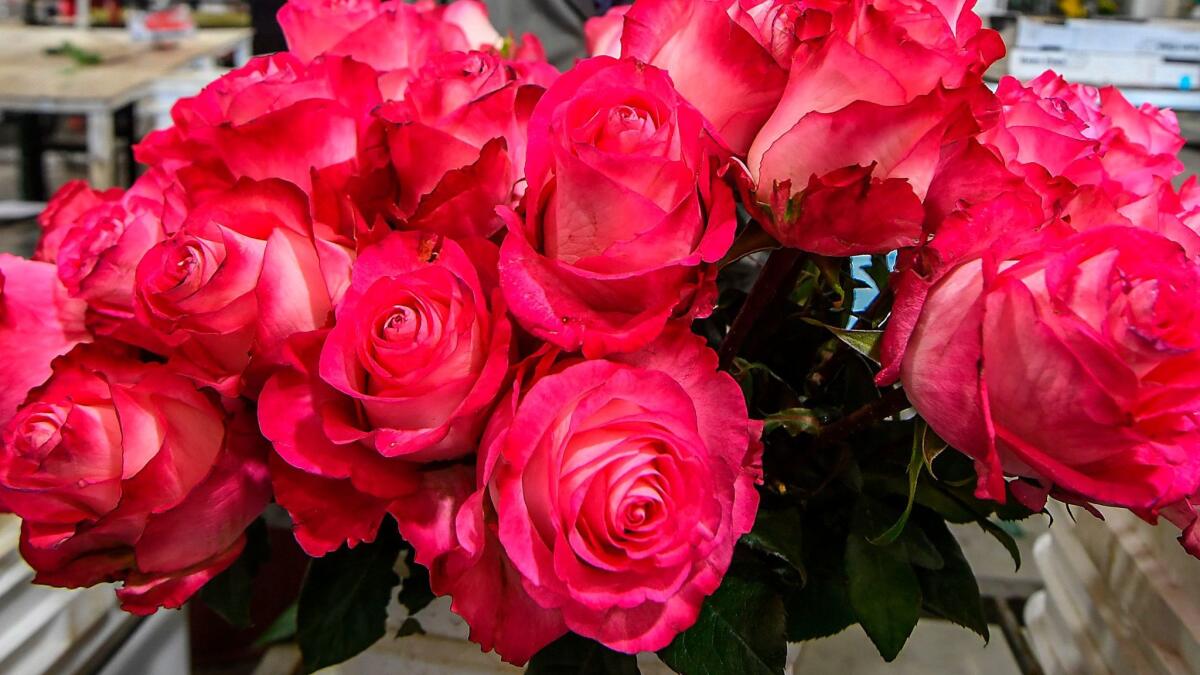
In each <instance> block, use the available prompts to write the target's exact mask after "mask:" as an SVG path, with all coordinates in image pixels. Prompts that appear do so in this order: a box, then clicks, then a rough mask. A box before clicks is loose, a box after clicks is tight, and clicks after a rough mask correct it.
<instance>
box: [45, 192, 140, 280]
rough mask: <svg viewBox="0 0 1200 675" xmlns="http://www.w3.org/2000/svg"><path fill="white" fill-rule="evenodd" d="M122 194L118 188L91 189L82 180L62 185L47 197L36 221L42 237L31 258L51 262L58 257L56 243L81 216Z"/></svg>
mask: <svg viewBox="0 0 1200 675" xmlns="http://www.w3.org/2000/svg"><path fill="white" fill-rule="evenodd" d="M123 193H124V191H123V190H121V188H110V189H108V190H104V191H100V190H93V189H92V188H91V187H89V186H88V184H87V182H86V181H82V180H73V181H69V182H68V183H67V184H65V185H63V186H62V187H61V188H59V190H58V192H55V193H54V196H53V197H51V198H50V202H49V203H48V204H46V208H45V209H44V210H43V211H42V212H41V213H39V214H38V217H37V221H38V225H40V226H41V227H42V236H41V238H40V239H39V240H38V245H37V250H36V251H34V253H33V259H34V260H45V261H47V262H54V260H55V258H56V257H58V246H59V244H61V243H62V239H63V237H65V236H66V234H67V232H68V231H69V230H70V229H71V228H72V227H74V225H75V223H76V222H77V221H78V220H79V218H80V216H82V215H83V214H84V213H87V212H88V211H90V210H91V209H93V208H94V207H96V206H99V205H101V204H107V203H111V202H115V201H118V200H119V199H121V195H122V194H123Z"/></svg>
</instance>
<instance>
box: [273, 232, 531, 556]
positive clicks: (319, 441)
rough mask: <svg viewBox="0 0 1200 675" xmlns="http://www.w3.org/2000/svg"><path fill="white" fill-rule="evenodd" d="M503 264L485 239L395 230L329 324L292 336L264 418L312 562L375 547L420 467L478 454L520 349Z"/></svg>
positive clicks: (359, 269) (285, 501) (369, 251)
mask: <svg viewBox="0 0 1200 675" xmlns="http://www.w3.org/2000/svg"><path fill="white" fill-rule="evenodd" d="M495 265H496V252H495V247H494V245H492V244H489V243H487V242H482V241H479V242H472V243H470V244H469V245H468V247H467V248H466V249H464V247H463V246H460V245H459V244H457V243H455V242H454V241H453V240H450V239H445V238H443V237H440V236H437V235H430V234H424V233H417V232H403V233H400V232H395V233H391V234H389V235H388V236H387V237H385V238H384V239H383V240H382V241H380V242H378V243H376V244H372V245H370V246H367V247H366V248H365V249H363V251H362V253H361V254H360V255H359V257H358V260H357V261H356V262H355V265H354V273H353V277H352V280H351V284H350V288H349V289H348V290H347V291H346V295H345V297H344V298H343V299H342V301H341V303H340V304H339V305H338V308H337V321H336V323H335V324H334V326H333V328H332V329H331V330H329V331H327V332H320V333H313V334H305V335H298V336H296V337H295V338H293V339H292V341H291V350H290V356H291V358H290V361H289V364H288V365H287V367H285V368H283V369H281V370H280V371H279V372H278V373H277V374H276V375H275V376H274V377H272V378H271V380H270V381H269V382H268V383H267V385H266V387H265V388H264V389H263V392H262V395H261V397H260V400H259V421H260V424H261V425H262V428H263V433H264V434H265V435H266V436H267V437H268V438H269V439H271V441H272V442H273V443H274V444H275V450H276V452H277V453H278V455H279V457H280V459H281V460H282V461H281V462H280V463H279V464H281V466H282V465H286V466H282V470H281V471H277V472H276V473H275V483H276V493H277V498H278V500H279V503H280V504H282V505H283V506H284V507H285V508H287V509H288V510H289V511H291V512H292V514H293V518H294V520H295V521H296V536H297V539H298V540H299V541H300V543H301V545H302V546H303V547H304V548H305V550H307V551H309V552H310V553H311V554H313V555H323V554H324V553H326V552H328V551H331V550H334V549H336V548H337V547H338V546H339V545H341V543H342V542H349V543H351V544H353V543H356V542H357V541H363V540H368V541H369V540H371V539H373V538H374V536H375V532H376V530H378V528H379V522H380V520H381V519H382V517H383V514H384V513H385V512H386V510H387V509H388V508H389V506H390V504H391V502H392V501H393V500H395V499H396V498H398V497H400V496H402V495H403V494H405V493H407V492H408V491H410V490H411V489H412V487H411V482H412V480H413V479H412V478H411V476H413V475H414V471H415V468H413V467H415V466H416V465H415V464H412V463H413V462H429V461H435V460H447V459H455V458H458V457H461V456H463V455H466V454H469V453H471V452H473V451H474V450H475V447H476V442H477V441H478V439H479V435H480V433H481V431H482V429H483V425H484V423H485V421H486V417H487V414H488V411H489V410H490V409H491V406H492V404H493V402H494V401H495V399H496V396H497V394H498V392H499V391H500V387H501V385H502V383H503V381H504V378H505V375H506V373H507V371H508V365H509V355H510V351H511V347H512V328H511V326H510V324H509V322H508V319H507V317H506V316H505V313H504V303H503V301H502V300H501V297H500V294H499V291H498V290H497V289H496V281H495V279H494V272H491V273H490V274H489V272H490V271H491V270H494V269H495ZM326 493H330V494H349V495H350V496H349V497H339V498H337V499H329V500H322V499H319V498H317V495H321V494H326ZM310 504H312V505H319V510H316V509H314V510H313V511H312V512H311V513H310V512H309V508H308V505H310Z"/></svg>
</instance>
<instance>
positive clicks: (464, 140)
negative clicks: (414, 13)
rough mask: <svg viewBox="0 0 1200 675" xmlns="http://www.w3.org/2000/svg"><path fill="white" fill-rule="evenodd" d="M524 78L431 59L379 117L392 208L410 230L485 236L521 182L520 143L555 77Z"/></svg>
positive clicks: (476, 55)
mask: <svg viewBox="0 0 1200 675" xmlns="http://www.w3.org/2000/svg"><path fill="white" fill-rule="evenodd" d="M547 69H548V70H549V73H547V72H546V71H545V70H543V69H533V70H532V71H531V72H529V73H526V74H523V73H522V72H521V70H519V69H518V68H517V67H515V66H513V65H511V64H509V63H507V62H505V61H504V60H503V59H501V58H500V56H498V55H497V54H495V53H489V52H447V53H444V54H439V55H437V56H434V57H432V58H431V59H430V60H429V62H428V63H427V64H426V65H425V66H424V67H423V68H422V69H421V70H420V72H419V73H418V75H417V76H416V78H415V79H414V80H413V81H412V82H411V83H410V84H409V86H408V89H407V91H406V93H405V97H404V100H403V101H395V102H390V103H388V104H386V105H385V106H384V107H383V108H382V109H381V110H380V116H381V117H382V118H383V119H384V120H386V121H387V123H388V124H387V125H386V133H387V138H388V147H389V150H390V153H391V165H392V167H393V169H394V171H395V174H396V179H397V183H398V184H399V197H398V200H397V208H398V212H399V215H400V216H401V217H402V218H404V219H405V220H406V221H407V224H408V226H409V227H412V228H414V229H422V230H427V231H433V232H438V233H441V234H445V235H447V236H451V237H466V236H484V237H486V236H491V235H492V234H494V233H495V232H496V231H497V230H499V229H500V228H501V227H502V226H503V223H502V222H501V221H500V219H499V217H497V216H496V207H497V206H501V205H504V206H512V205H514V204H515V203H516V198H517V197H518V196H519V195H517V194H516V193H515V191H514V190H515V188H516V186H517V184H518V183H521V182H523V180H524V169H525V144H526V140H525V135H526V131H527V129H528V126H529V117H530V115H531V114H532V112H533V107H534V105H535V104H536V103H537V101H538V99H539V98H540V97H541V95H542V92H543V91H544V88H543V87H542V86H540V85H541V84H543V83H545V84H549V82H551V81H553V79H554V78H555V77H556V76H557V71H554V70H553V68H549V67H548V66H547Z"/></svg>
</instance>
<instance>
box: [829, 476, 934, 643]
mask: <svg viewBox="0 0 1200 675" xmlns="http://www.w3.org/2000/svg"><path fill="white" fill-rule="evenodd" d="M860 501H861V500H860ZM863 506H865V505H863ZM863 513H865V508H863V507H861V506H860V508H858V509H856V513H855V524H854V525H853V526H852V528H851V534H850V538H849V539H847V540H846V578H847V580H848V587H849V595H850V605H851V606H852V607H853V608H854V613H855V614H856V615H857V616H858V621H859V623H861V624H862V627H863V630H865V631H866V633H867V636H868V637H870V638H871V642H874V643H875V648H876V649H878V650H879V655H880V656H882V657H883V658H884V660H885V661H891V660H893V659H895V658H896V656H897V655H898V654H899V653H900V649H901V648H902V647H904V643H905V642H906V641H907V640H908V636H909V635H910V634H911V633H912V630H913V627H915V626H916V625H917V619H918V618H920V615H921V586H920V583H919V581H918V580H917V574H916V572H915V571H913V568H912V566H911V565H910V564H909V562H908V560H907V556H897V555H896V554H895V552H894V551H892V550H888V549H889V548H893V549H894V548H895V545H893V546H892V547H883V546H876V545H875V544H872V543H871V542H870V541H868V540H867V538H866V537H865V536H863V534H861V533H862V532H869V531H872V530H871V529H869V528H870V527H871V526H870V524H868V523H864V522H863V521H864V517H863V516H862V515H860V514H863Z"/></svg>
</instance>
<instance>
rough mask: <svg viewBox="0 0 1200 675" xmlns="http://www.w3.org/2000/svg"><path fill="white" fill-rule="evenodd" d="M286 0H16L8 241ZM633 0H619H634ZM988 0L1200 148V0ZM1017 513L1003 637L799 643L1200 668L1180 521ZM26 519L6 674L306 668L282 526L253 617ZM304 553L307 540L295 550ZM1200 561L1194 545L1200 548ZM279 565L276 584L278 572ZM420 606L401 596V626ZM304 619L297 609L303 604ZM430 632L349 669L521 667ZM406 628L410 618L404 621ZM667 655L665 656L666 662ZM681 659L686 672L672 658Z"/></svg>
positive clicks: (1006, 32) (12, 589)
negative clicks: (58, 562)
mask: <svg viewBox="0 0 1200 675" xmlns="http://www.w3.org/2000/svg"><path fill="white" fill-rule="evenodd" d="M281 4H282V2H280V1H278V0H251V1H250V2H241V1H225V0H193V1H192V2H188V3H178V4H173V3H170V2H164V0H135V1H133V2H130V1H129V0H91V1H90V2H89V0H0V251H4V252H11V253H18V254H22V255H28V254H29V253H30V252H31V251H32V250H33V246H34V243H35V241H36V237H37V234H38V230H37V225H36V222H35V220H34V218H35V217H36V215H37V214H38V213H39V212H40V211H41V209H42V208H43V207H44V205H45V202H46V200H47V199H48V197H49V196H50V195H52V194H53V193H54V191H55V190H56V189H58V188H59V187H60V186H62V185H63V184H65V183H66V182H67V181H70V180H73V179H81V178H82V179H87V180H89V181H90V182H91V183H92V185H93V186H95V187H98V188H99V187H109V186H127V185H128V184H129V183H130V182H131V181H132V180H133V178H134V177H135V176H136V174H137V167H136V165H135V162H134V161H133V150H132V148H133V145H134V144H136V143H137V141H138V140H139V139H140V138H142V137H143V136H144V135H145V134H147V133H149V132H150V131H152V130H154V129H156V128H161V127H164V126H167V125H169V124H170V114H169V112H170V108H171V105H172V104H173V102H174V101H176V100H178V99H179V98H181V97H185V96H191V95H194V94H195V93H197V92H198V91H199V90H200V89H201V88H202V87H204V85H205V84H207V83H208V82H210V81H212V80H213V79H214V78H216V77H217V76H218V75H219V74H220V73H222V72H225V70H227V69H229V68H232V67H236V66H237V65H240V64H242V63H244V62H245V61H246V60H247V59H249V58H250V57H251V56H252V55H254V54H262V53H269V52H272V51H276V50H280V49H283V48H285V45H284V43H283V39H282V35H281V33H280V31H279V28H278V26H277V24H276V23H275V19H274V16H275V12H276V11H277V10H278V8H279V7H280V5H281ZM487 4H488V5H489V9H490V11H491V16H492V19H493V22H494V23H495V24H496V26H497V28H499V29H500V31H501V33H505V32H512V33H513V34H520V33H523V32H535V33H537V34H538V35H539V36H540V37H541V38H542V40H543V42H544V43H545V45H546V50H547V53H548V54H549V55H550V57H551V59H552V60H553V61H554V62H555V63H556V65H558V66H559V67H560V68H566V67H569V66H570V64H571V63H572V62H573V60H574V59H575V58H577V57H578V56H581V55H582V51H583V49H582V44H583V41H582V26H583V22H584V21H585V20H586V19H587V18H588V17H589V16H592V15H594V14H596V13H597V11H602V10H603V9H606V8H607V7H608V6H609V5H611V4H613V3H612V2H611V0H600V2H597V3H593V1H592V0H487ZM618 4H620V3H618ZM976 10H977V12H978V13H979V14H980V15H982V16H984V17H985V20H986V21H987V22H989V23H990V24H991V25H992V27H993V28H995V29H997V30H999V31H1000V32H1001V33H1002V35H1003V36H1004V39H1005V43H1006V44H1007V45H1008V46H1009V52H1008V56H1007V58H1005V59H1003V60H1001V61H1000V62H998V63H997V64H996V65H995V66H994V67H993V69H992V70H991V71H989V73H988V76H989V79H990V80H992V81H993V82H994V81H996V80H998V79H999V78H1000V77H1002V76H1003V75H1005V74H1012V75H1015V76H1017V77H1019V78H1021V79H1031V78H1033V77H1036V76H1037V75H1039V74H1041V73H1042V72H1043V71H1044V70H1046V69H1054V70H1056V71H1057V72H1059V73H1060V74H1061V75H1063V76H1065V77H1066V78H1068V79H1070V80H1073V81H1076V82H1082V83H1088V84H1095V85H1107V84H1115V85H1118V86H1119V87H1120V88H1121V89H1122V91H1123V92H1124V93H1125V95H1126V96H1127V97H1128V98H1129V99H1130V100H1131V101H1132V102H1133V103H1135V104H1140V103H1143V102H1149V103H1153V104H1154V105H1157V106H1162V107H1170V108H1172V109H1174V110H1175V111H1176V112H1177V114H1178V116H1179V121H1180V124H1181V127H1182V131H1183V134H1184V136H1185V137H1186V138H1187V139H1188V146H1187V147H1186V148H1185V149H1184V151H1183V154H1182V159H1183V161H1184V163H1185V164H1186V165H1187V167H1188V170H1187V172H1186V174H1185V176H1186V175H1191V174H1193V173H1195V172H1196V170H1197V168H1200V2H1194V0H980V2H979V4H978V5H977V6H976ZM1053 515H1054V518H1055V521H1056V522H1055V527H1054V528H1053V533H1052V534H1051V533H1048V528H1047V525H1048V522H1049V519H1048V518H1046V517H1043V516H1038V517H1035V518H1031V519H1028V520H1026V521H1022V522H1018V523H1000V524H999V525H1000V526H1001V527H1004V528H1005V529H1007V530H1008V531H1009V532H1010V534H1012V535H1013V536H1014V538H1015V539H1016V541H1017V542H1018V544H1019V548H1020V552H1021V554H1022V555H1021V557H1022V560H1023V564H1022V565H1021V566H1020V569H1019V570H1017V571H1014V563H1013V560H1012V558H1011V557H1010V555H1009V553H1008V552H1007V551H1005V550H1004V549H1003V548H1001V547H1000V546H998V545H997V544H996V543H995V541H994V540H992V539H991V538H990V537H988V536H986V535H985V534H984V533H983V532H982V531H981V530H979V529H978V528H976V527H974V526H960V527H959V528H958V530H957V531H956V534H957V535H958V536H959V538H960V541H961V542H962V544H963V548H964V550H965V551H966V553H967V555H968V557H969V558H970V559H971V562H972V565H973V567H974V568H975V570H976V573H977V574H978V576H979V578H980V586H981V588H982V590H983V591H984V593H985V595H986V596H987V609H988V614H989V617H990V619H991V621H992V622H993V624H994V625H993V627H992V628H993V629H992V631H991V634H992V638H991V640H990V642H988V643H987V644H986V645H985V644H984V642H983V641H982V640H981V639H980V638H978V637H977V636H975V635H973V634H972V633H970V632H969V631H966V630H963V629H961V628H959V627H957V626H952V625H949V624H945V623H939V622H936V621H922V622H921V624H920V625H919V626H918V628H917V629H916V633H915V635H914V637H913V638H912V639H911V640H910V642H909V644H908V646H907V647H906V648H905V650H904V652H903V653H902V654H901V656H900V657H899V659H898V660H897V661H896V662H895V663H892V664H885V663H883V662H882V661H881V660H880V658H879V657H878V655H877V653H876V651H875V649H874V648H873V647H872V646H871V645H870V643H869V641H868V640H867V638H866V636H865V635H864V634H863V633H862V631H861V629H860V628H858V627H857V626H855V627H853V628H851V629H849V630H848V631H846V632H844V633H843V634H841V635H838V636H835V637H833V638H829V639H826V640H821V641H818V642H813V643H806V644H804V645H801V646H799V647H798V648H796V647H794V648H793V649H792V651H791V652H790V654H789V656H790V659H789V664H790V667H792V668H794V670H795V672H797V673H854V674H860V673H861V674H875V673H880V674H883V673H889V674H892V675H912V674H917V673H939V674H940V673H964V674H983V675H993V674H994V675H1017V674H1030V675H1032V674H1041V673H1045V674H1047V675H1057V674H1064V675H1065V674H1068V673H1070V674H1074V673H1087V674H1089V675H1091V674H1097V675H1103V674H1106V673H1111V674H1113V675H1117V674H1121V675H1125V674H1133V673H1137V674H1141V673H1152V674H1157V673H1163V674H1167V675H1184V674H1186V673H1200V591H1198V590H1197V589H1196V585H1195V584H1192V583H1190V576H1191V575H1190V574H1189V573H1188V572H1189V571H1194V567H1189V565H1188V562H1189V561H1188V559H1186V557H1185V554H1184V553H1183V551H1182V550H1181V549H1180V547H1179V546H1178V545H1177V544H1176V543H1175V542H1174V540H1173V535H1171V533H1170V532H1169V530H1170V529H1171V528H1158V529H1151V528H1148V527H1144V526H1139V524H1138V523H1136V522H1134V520H1133V517H1132V516H1130V515H1128V514H1126V513H1107V514H1106V516H1107V518H1106V520H1104V521H1100V520H1097V519H1095V518H1092V517H1091V516H1088V515H1086V514H1083V515H1080V516H1079V518H1078V520H1076V518H1075V517H1074V514H1071V513H1068V512H1067V511H1066V510H1060V511H1057V512H1054V513H1053ZM18 527H19V525H18V523H17V522H16V520H15V519H13V518H11V517H9V516H0V675H26V674H28V675H41V674H47V675H49V674H54V675H59V674H66V675H71V674H76V673H77V674H81V675H82V674H100V675H126V674H130V675H133V674H139V675H140V674H143V673H148V674H152V675H158V674H160V673H161V674H163V675H177V674H178V675H183V674H186V673H189V672H192V673H197V674H200V675H235V674H236V675H242V674H249V673H254V674H255V675H290V674H291V673H295V672H298V669H299V654H298V652H297V651H296V650H295V648H294V647H292V646H289V645H288V641H287V638H288V636H289V630H294V606H293V607H290V608H289V607H288V606H287V604H286V603H287V600H281V599H286V598H291V597H294V594H295V590H296V588H298V586H299V584H300V581H301V577H302V575H303V573H304V558H303V556H302V554H301V553H300V552H299V550H298V549H296V548H295V544H294V543H293V542H292V540H291V537H290V534H289V533H288V532H287V531H286V529H284V528H283V527H276V528H272V530H271V535H270V539H271V543H272V548H273V550H274V552H275V553H274V554H273V555H272V556H271V563H270V565H271V567H272V569H269V570H266V571H265V572H264V573H261V574H260V575H259V581H260V583H259V584H258V585H256V591H255V592H256V594H257V596H256V600H255V616H254V617H253V625H252V626H251V627H250V628H246V629H241V630H235V629H232V628H230V627H229V626H227V625H226V624H225V623H224V622H223V621H222V620H221V619H220V618H218V617H217V616H216V615H215V614H214V613H212V612H211V611H209V610H207V609H206V608H205V607H204V606H203V604H202V603H197V602H194V603H192V605H193V606H192V607H191V608H189V609H188V610H186V611H182V612H167V611H163V612H159V613H158V614H156V615H154V616H153V617H148V618H139V617H133V616H130V615H126V614H123V613H121V612H120V611H119V610H117V609H116V606H115V601H114V598H113V595H112V592H111V589H109V588H106V587H99V588H94V589H88V590H82V591H65V590H60V589H50V588H43V587H35V586H32V585H31V584H30V583H29V582H30V580H31V579H32V572H31V571H30V570H29V569H28V568H27V567H26V566H25V565H24V563H23V562H21V559H20V556H19V554H18V551H17V533H18ZM289 552H290V554H289ZM1193 562H1194V561H1193ZM263 580H270V583H261V582H262V581H263ZM403 611H404V610H402V609H401V608H400V606H399V605H398V603H394V607H393V611H392V615H391V616H392V618H391V621H392V622H393V623H394V626H393V628H398V627H399V626H400V625H401V624H402V623H403V621H404V618H405V617H404V615H403ZM289 618H290V620H291V623H290V624H289ZM421 624H422V625H423V626H425V628H426V630H427V631H428V633H427V634H425V635H417V636H410V637H408V638H406V639H405V640H403V641H401V640H395V639H393V638H390V637H388V638H384V640H383V641H381V643H380V644H378V645H376V646H375V647H373V648H372V649H371V650H369V651H368V652H367V653H365V654H363V655H362V656H360V657H357V658H356V659H354V660H352V661H350V662H348V663H346V664H343V665H341V666H338V667H336V669H331V670H330V671H328V672H330V673H343V674H346V675H351V674H354V675H358V674H375V673H381V674H382V673H405V674H413V675H419V674H421V673H452V674H455V675H457V674H460V673H480V674H483V673H517V672H520V670H519V669H515V668H510V667H507V666H503V665H502V664H500V663H499V661H498V660H496V659H494V658H493V657H492V656H490V655H483V654H481V653H480V652H479V650H478V648H477V647H476V646H474V645H472V644H470V643H468V642H466V640H465V638H466V627H465V625H463V624H462V622H461V621H458V620H457V619H456V618H455V617H454V616H453V615H451V614H450V613H449V611H448V603H447V602H445V600H444V599H443V600H440V601H437V602H434V603H433V604H431V605H430V606H429V607H427V608H426V609H424V610H422V612H421ZM393 634H394V633H393ZM651 661H652V659H651V660H647V662H646V663H645V664H643V665H644V667H643V672H645V673H655V672H660V671H659V670H657V669H656V667H655V665H654V664H653V663H651ZM661 672H667V671H666V670H665V669H663V670H662V671H661Z"/></svg>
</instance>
